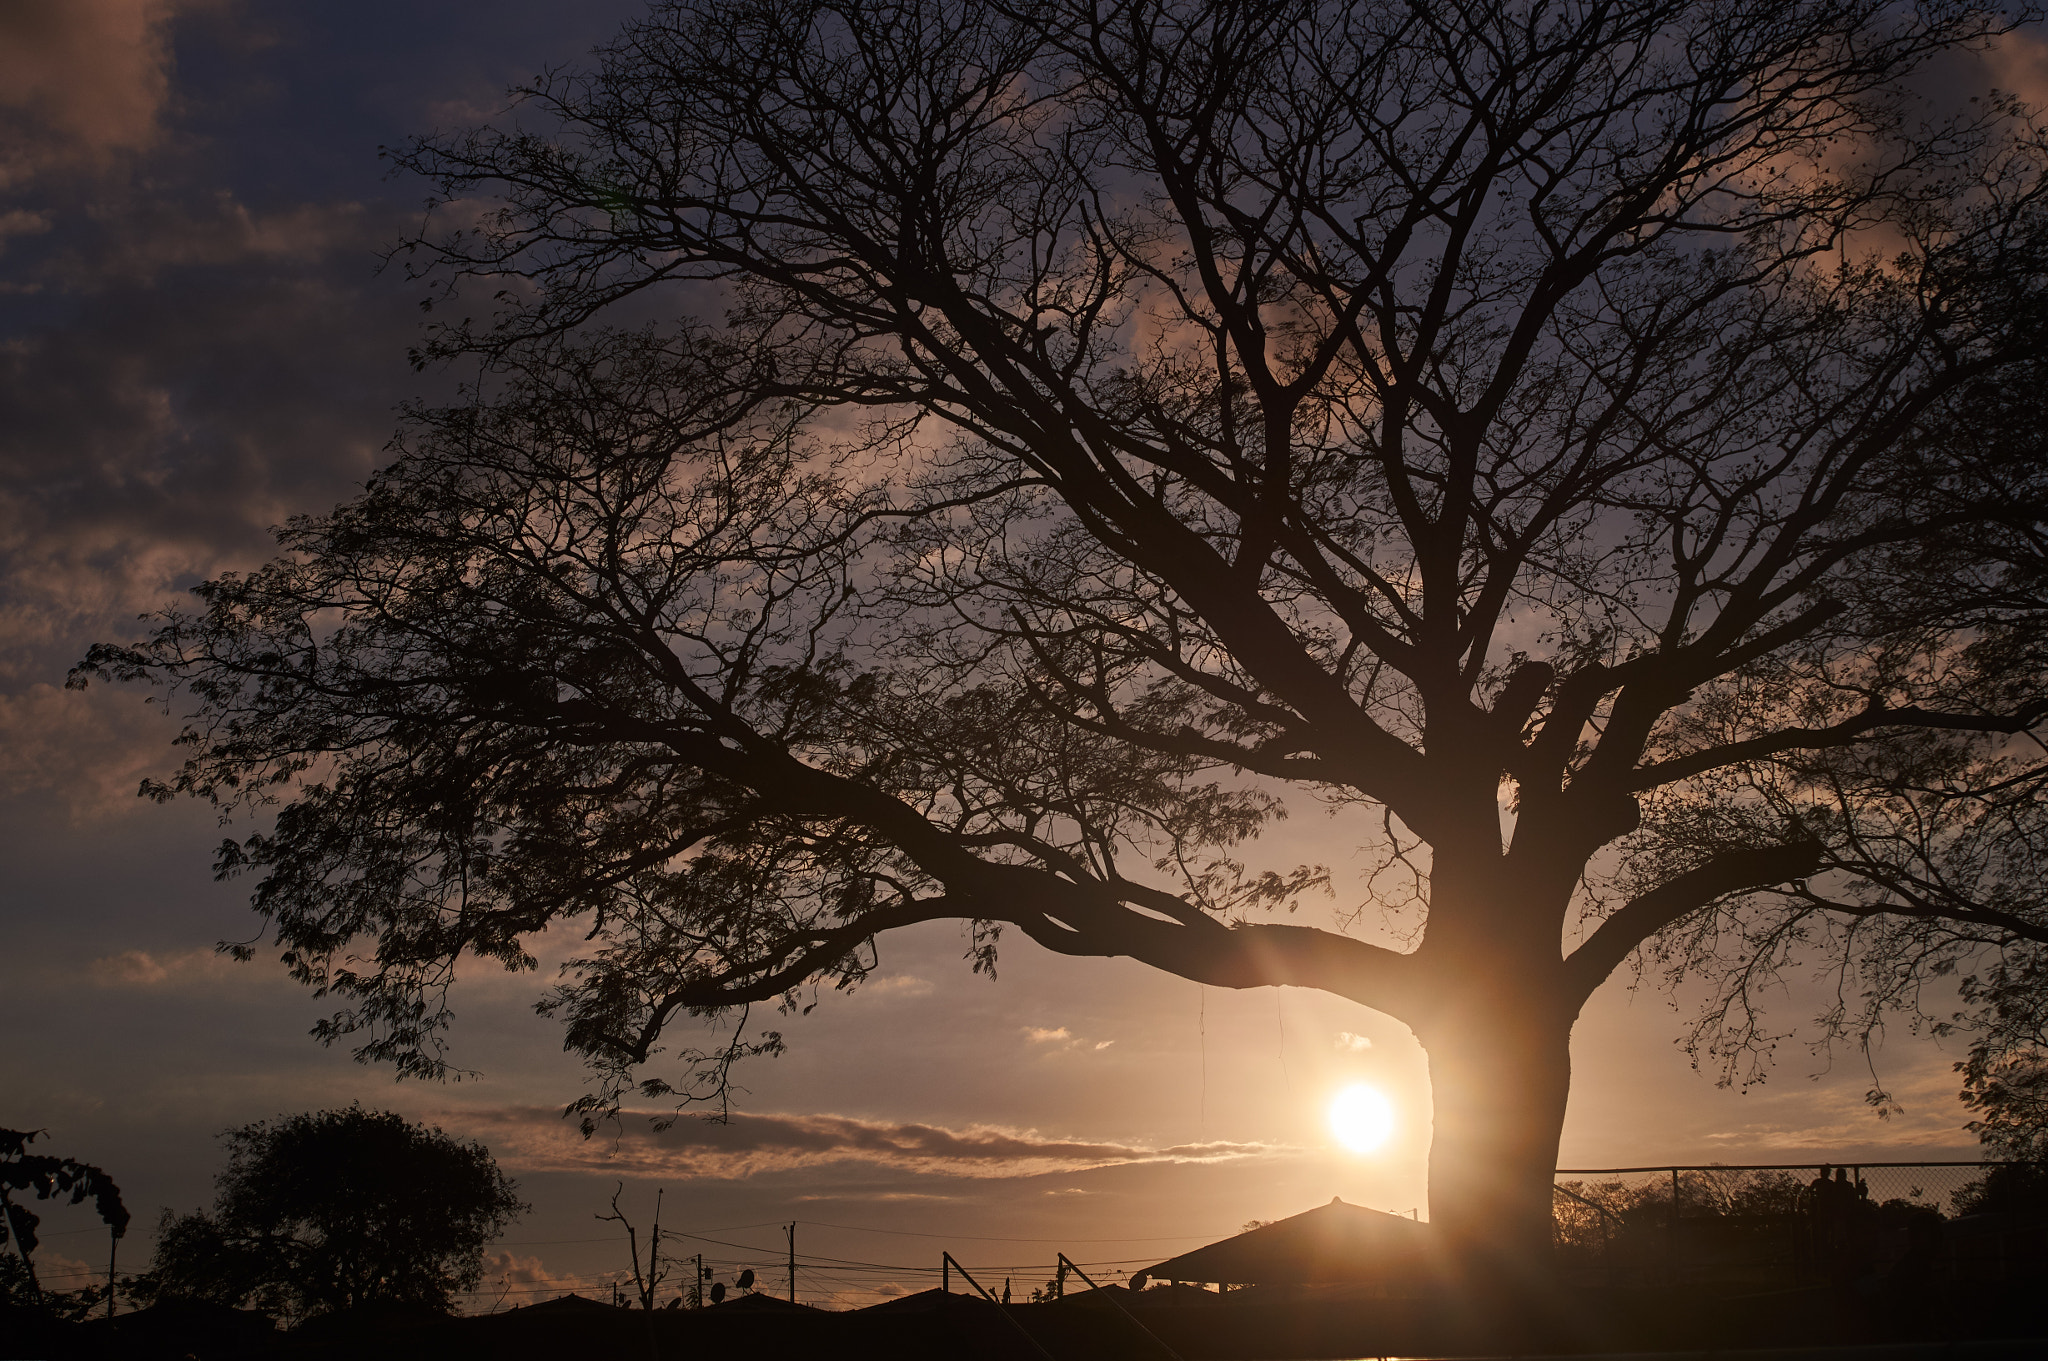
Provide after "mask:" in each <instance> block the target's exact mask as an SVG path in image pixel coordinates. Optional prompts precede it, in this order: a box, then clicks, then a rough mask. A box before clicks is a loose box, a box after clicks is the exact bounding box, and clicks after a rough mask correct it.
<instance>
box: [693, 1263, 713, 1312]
mask: <svg viewBox="0 0 2048 1361" xmlns="http://www.w3.org/2000/svg"><path fill="white" fill-rule="evenodd" d="M690 1260H691V1261H692V1262H694V1263H696V1269H695V1270H694V1271H693V1272H692V1273H691V1274H690V1307H691V1308H692V1309H702V1308H703V1307H704V1277H705V1276H706V1275H707V1274H709V1273H707V1272H706V1271H705V1270H704V1254H703V1253H701V1252H700V1253H698V1254H697V1255H696V1256H695V1257H692V1258H691V1259H690Z"/></svg>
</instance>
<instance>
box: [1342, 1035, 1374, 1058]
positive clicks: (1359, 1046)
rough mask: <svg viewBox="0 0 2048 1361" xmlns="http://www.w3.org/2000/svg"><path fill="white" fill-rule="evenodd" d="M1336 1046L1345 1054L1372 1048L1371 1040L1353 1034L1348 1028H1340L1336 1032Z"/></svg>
mask: <svg viewBox="0 0 2048 1361" xmlns="http://www.w3.org/2000/svg"><path fill="white" fill-rule="evenodd" d="M1337 1048H1339V1049H1341V1050H1343V1051H1344V1052H1345V1053H1347V1054H1358V1053H1362V1052H1364V1051H1365V1050H1367V1049H1370V1048H1372V1040H1371V1039H1370V1038H1368V1037H1366V1036H1364V1035H1354V1034H1352V1033H1351V1032H1350V1031H1348V1030H1340V1031H1338V1032H1337Z"/></svg>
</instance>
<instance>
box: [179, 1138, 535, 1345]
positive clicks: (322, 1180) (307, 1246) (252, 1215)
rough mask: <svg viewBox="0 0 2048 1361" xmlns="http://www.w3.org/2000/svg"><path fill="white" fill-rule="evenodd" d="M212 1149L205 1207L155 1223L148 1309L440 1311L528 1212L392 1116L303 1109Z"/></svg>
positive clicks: (476, 1154) (499, 1177) (470, 1284)
mask: <svg viewBox="0 0 2048 1361" xmlns="http://www.w3.org/2000/svg"><path fill="white" fill-rule="evenodd" d="M222 1137H223V1139H224V1140H225V1141H226V1143H227V1147H228V1165H227V1167H226V1169H225V1170H224V1171H222V1172H221V1173H220V1175H219V1176H218V1177H216V1178H215V1180H214V1187H215V1197H214V1203H213V1208H212V1209H211V1210H197V1211H194V1212H192V1213H191V1214H186V1215H176V1214H173V1213H172V1212H171V1211H169V1210H166V1211H164V1216H163V1221H162V1224H161V1226H160V1228H159V1230H158V1238H157V1249H156V1256H155V1259H154V1260H153V1262H152V1263H151V1268H150V1272H149V1275H148V1278H147V1280H148V1284H149V1287H150V1289H151V1290H152V1291H153V1293H154V1294H155V1295H156V1296H157V1297H159V1298H188V1299H205V1300H212V1301H215V1302H218V1303H222V1304H231V1305H236V1306H239V1307H254V1308H258V1309H263V1310H266V1311H269V1312H274V1313H280V1314H286V1315H291V1316H297V1317H303V1316H307V1315H312V1314H321V1313H328V1312H331V1311H334V1310H337V1309H347V1308H351V1307H354V1306H357V1305H363V1304H379V1303H386V1304H416V1305H426V1306H429V1307H432V1308H436V1309H446V1308H448V1307H450V1305H451V1303H452V1297H453V1296H454V1295H455V1294H457V1293H458V1292H460V1291H464V1290H469V1289H472V1288H474V1287H475V1285H476V1283H477V1281H478V1280H479V1279H481V1277H482V1274H483V1249H484V1245H485V1244H486V1243H488V1242H490V1241H491V1239H493V1238H495V1237H496V1236H497V1235H498V1234H499V1233H501V1232H502V1231H503V1230H504V1228H505V1226H506V1225H507V1224H509V1223H511V1222H512V1221H513V1220H514V1219H516V1218H517V1217H518V1216H519V1215H520V1214H521V1213H523V1212H524V1211H525V1209H526V1206H525V1205H524V1204H522V1203H521V1202H520V1200H519V1198H518V1196H517V1195H516V1194H515V1192H516V1190H517V1188H516V1187H515V1185H514V1184H513V1183H512V1182H511V1181H508V1180H507V1179H506V1178H505V1176H504V1175H503V1174H502V1173H501V1172H499V1171H498V1167H497V1164H496V1163H495V1162H494V1161H493V1160H492V1158H491V1155H490V1151H489V1150H488V1149H486V1148H485V1147H484V1146H483V1145H482V1144H479V1143H475V1142H464V1141H461V1140H458V1139H455V1138H452V1137H450V1136H449V1135H447V1134H444V1133H442V1132H441V1131H440V1130H439V1129H432V1128H429V1127H427V1126H426V1125H423V1124H415V1123H411V1122H409V1121H407V1120H406V1119H405V1118H404V1117H402V1116H400V1115H397V1114H395V1113H393V1112H390V1111H366V1110H364V1109H363V1108H362V1107H361V1106H350V1107H348V1108H347V1109H345V1110H329V1111H315V1112H309V1113H307V1114H303V1115H292V1116H285V1117H282V1118H280V1119H278V1120H276V1121H260V1120H259V1121H257V1122H256V1123H254V1124H249V1125H244V1126H242V1127H241V1128H239V1129H234V1130H229V1131H228V1132H227V1133H226V1134H225V1135H223V1136H222Z"/></svg>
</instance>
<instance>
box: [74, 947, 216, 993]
mask: <svg viewBox="0 0 2048 1361" xmlns="http://www.w3.org/2000/svg"><path fill="white" fill-rule="evenodd" d="M233 967H234V962H233V961H232V960H229V959H227V958H225V957H224V956H222V955H219V954H216V953H215V952H214V951H212V950H175V951H168V952H158V953H154V954H152V953H151V952H150V951H148V950H123V951H121V952H120V953H119V954H114V955H102V956H101V957H100V958H98V959H95V960H94V961H92V963H91V964H89V965H87V966H86V972H87V973H88V974H89V975H90V976H91V978H92V981H93V982H94V983H96V984H98V985H99V986H100V987H103V988H152V987H156V986H158V985H160V984H176V983H186V982H192V981H194V980H197V979H208V980H211V979H215V978H218V977H220V976H221V975H223V974H225V973H226V972H227V971H228V970H230V969H232V968H233Z"/></svg>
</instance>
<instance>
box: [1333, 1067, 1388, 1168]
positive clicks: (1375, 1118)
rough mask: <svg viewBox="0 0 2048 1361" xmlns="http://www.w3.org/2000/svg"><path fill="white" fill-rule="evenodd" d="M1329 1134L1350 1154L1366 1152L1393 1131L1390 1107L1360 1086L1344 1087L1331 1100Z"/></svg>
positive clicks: (1385, 1139)
mask: <svg viewBox="0 0 2048 1361" xmlns="http://www.w3.org/2000/svg"><path fill="white" fill-rule="evenodd" d="M1330 1132H1331V1133H1332V1134H1335V1135H1336V1136H1337V1142H1338V1143H1340V1144H1342V1145H1344V1147H1346V1148H1348V1149H1350V1150H1351V1151H1352V1152H1353V1153H1370V1152H1372V1151H1373V1150H1374V1149H1376V1148H1378V1147H1379V1146H1380V1145H1381V1144H1383V1143H1385V1142H1386V1141H1387V1136H1388V1135H1389V1134H1392V1133H1393V1132H1394V1108H1393V1107H1392V1106H1391V1105H1389V1104H1387V1099H1386V1098H1385V1097H1384V1096H1381V1095H1380V1094H1379V1092H1378V1091H1376V1090H1374V1089H1373V1088H1371V1087H1368V1086H1365V1085H1364V1084H1363V1083H1360V1084H1358V1085H1356V1086H1351V1087H1346V1088H1345V1089H1344V1090H1343V1091H1341V1092H1339V1093H1337V1095H1336V1096H1335V1097H1333V1098H1331V1101H1330Z"/></svg>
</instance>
